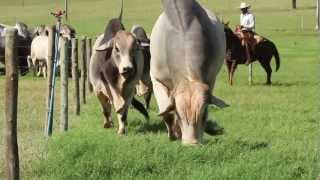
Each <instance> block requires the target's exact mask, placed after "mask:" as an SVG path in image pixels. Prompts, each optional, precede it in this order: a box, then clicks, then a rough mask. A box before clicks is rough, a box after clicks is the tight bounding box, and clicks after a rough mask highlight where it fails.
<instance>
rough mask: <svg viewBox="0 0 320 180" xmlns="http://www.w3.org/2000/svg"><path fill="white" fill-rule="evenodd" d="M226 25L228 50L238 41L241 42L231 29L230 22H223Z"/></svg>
mask: <svg viewBox="0 0 320 180" xmlns="http://www.w3.org/2000/svg"><path fill="white" fill-rule="evenodd" d="M222 23H223V25H224V32H225V35H226V42H227V49H230V48H231V46H232V44H235V43H236V41H239V38H238V37H237V36H236V35H235V33H234V32H233V31H232V29H231V28H230V27H229V23H230V22H229V21H228V22H226V23H225V22H222Z"/></svg>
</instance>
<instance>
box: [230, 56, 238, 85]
mask: <svg viewBox="0 0 320 180" xmlns="http://www.w3.org/2000/svg"><path fill="white" fill-rule="evenodd" d="M236 68H237V63H236V61H232V63H231V70H230V71H231V73H230V85H231V86H232V85H233V76H234V72H235V70H236Z"/></svg>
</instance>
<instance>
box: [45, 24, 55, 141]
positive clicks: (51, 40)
mask: <svg viewBox="0 0 320 180" xmlns="http://www.w3.org/2000/svg"><path fill="white" fill-rule="evenodd" d="M46 29H47V31H48V64H47V84H48V85H47V100H46V105H47V112H48V111H49V104H50V97H51V88H52V76H53V61H54V51H55V34H56V28H55V26H48V27H47V28H46ZM47 112H46V117H47V118H46V119H48V118H49V117H48V113H47ZM51 118H53V116H51ZM50 122H52V119H51V120H50ZM48 125H49V124H47V123H46V127H45V132H46V131H47V127H48ZM49 131H51V132H52V128H51V130H49ZM47 133H48V132H46V134H47ZM47 135H48V134H47Z"/></svg>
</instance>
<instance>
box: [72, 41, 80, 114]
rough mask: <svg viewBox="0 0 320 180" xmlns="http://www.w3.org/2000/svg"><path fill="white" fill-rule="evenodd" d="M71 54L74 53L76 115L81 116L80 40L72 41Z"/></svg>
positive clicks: (73, 76)
mask: <svg viewBox="0 0 320 180" xmlns="http://www.w3.org/2000/svg"><path fill="white" fill-rule="evenodd" d="M71 52H72V78H73V82H74V98H75V101H76V106H75V112H76V115H80V89H79V63H78V62H79V61H78V39H72V51H71Z"/></svg>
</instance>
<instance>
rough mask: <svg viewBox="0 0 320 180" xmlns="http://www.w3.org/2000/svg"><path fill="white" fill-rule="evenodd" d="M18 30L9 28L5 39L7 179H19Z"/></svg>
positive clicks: (5, 156) (5, 146) (5, 158)
mask: <svg viewBox="0 0 320 180" xmlns="http://www.w3.org/2000/svg"><path fill="white" fill-rule="evenodd" d="M16 37H17V30H16V29H13V28H8V29H7V31H6V40H5V46H6V47H5V62H6V87H5V122H4V136H3V137H4V160H5V166H4V167H5V169H4V173H5V179H7V180H18V179H19V152H18V142H17V109H18V108H17V106H18V69H17V63H18V62H17V51H16Z"/></svg>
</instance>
